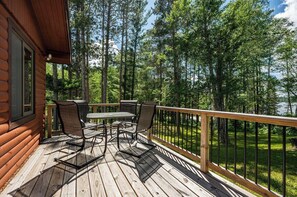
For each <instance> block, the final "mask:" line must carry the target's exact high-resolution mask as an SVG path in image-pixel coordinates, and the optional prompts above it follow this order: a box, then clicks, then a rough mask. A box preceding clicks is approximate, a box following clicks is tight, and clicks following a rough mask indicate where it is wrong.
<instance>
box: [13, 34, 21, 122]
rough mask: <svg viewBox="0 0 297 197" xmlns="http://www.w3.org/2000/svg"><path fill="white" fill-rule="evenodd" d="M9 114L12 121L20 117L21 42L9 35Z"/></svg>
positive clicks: (14, 36)
mask: <svg viewBox="0 0 297 197" xmlns="http://www.w3.org/2000/svg"><path fill="white" fill-rule="evenodd" d="M11 114H12V120H17V119H19V118H21V117H22V115H23V114H22V41H21V39H20V38H19V37H18V36H17V35H16V34H15V33H13V34H12V35H11Z"/></svg>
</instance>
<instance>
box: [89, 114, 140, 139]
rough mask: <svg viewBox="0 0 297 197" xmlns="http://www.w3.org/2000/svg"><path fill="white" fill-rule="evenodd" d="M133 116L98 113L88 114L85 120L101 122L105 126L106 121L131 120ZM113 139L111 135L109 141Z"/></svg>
mask: <svg viewBox="0 0 297 197" xmlns="http://www.w3.org/2000/svg"><path fill="white" fill-rule="evenodd" d="M135 116H136V115H135V114H132V113H130V112H100V113H88V114H87V119H90V120H100V119H101V120H103V124H106V121H105V120H108V119H119V118H121V119H123V118H133V117H135ZM113 139H114V138H113V137H112V134H111V139H109V141H112V140H113Z"/></svg>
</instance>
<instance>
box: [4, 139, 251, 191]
mask: <svg viewBox="0 0 297 197" xmlns="http://www.w3.org/2000/svg"><path fill="white" fill-rule="evenodd" d="M61 138H62V137H60V138H57V137H56V138H54V139H50V141H51V142H49V141H45V143H43V144H41V145H40V146H39V147H38V148H37V150H36V151H35V153H34V154H33V155H32V156H31V157H30V158H29V159H28V161H27V162H26V163H25V164H24V166H23V167H22V168H21V169H20V170H19V172H18V173H17V174H16V175H15V176H14V178H13V179H12V180H11V181H10V182H9V184H8V185H7V187H6V188H4V190H3V191H2V192H1V194H0V197H2V196H55V197H64V196H74V197H76V196H79V197H81V196H87V197H88V196H251V194H250V193H248V192H244V193H242V190H240V191H239V190H237V189H238V188H236V189H234V188H233V187H232V188H230V187H229V185H228V184H226V183H225V181H224V180H219V181H217V180H216V179H215V178H214V177H213V176H211V175H206V174H204V173H201V172H200V171H199V170H198V169H197V168H195V166H193V165H190V164H188V163H187V162H186V160H179V159H178V158H174V157H175V156H174V155H169V154H170V153H168V152H167V153H165V152H164V151H160V150H159V149H160V148H159V147H158V148H157V149H155V150H154V151H150V152H148V153H147V154H146V155H145V156H144V157H143V158H141V159H138V158H135V157H131V156H129V155H126V154H123V153H120V152H118V150H117V147H116V143H115V142H109V143H108V148H107V151H106V154H105V157H103V158H100V159H98V160H96V161H95V162H93V163H91V164H89V165H88V166H87V167H85V168H83V169H80V170H75V169H74V168H71V167H68V166H65V165H62V164H58V163H57V162H55V161H54V158H57V157H61V156H64V155H65V154H67V153H69V152H70V151H73V150H72V149H71V148H69V146H65V141H64V140H60V139H61ZM64 138H65V137H64ZM89 145H90V144H89ZM89 145H88V148H86V149H85V150H84V151H82V152H81V153H80V154H79V157H73V158H72V160H71V162H78V163H83V162H86V161H87V160H88V159H91V158H92V156H94V155H99V154H102V151H103V146H102V144H99V145H98V144H96V145H95V147H94V151H93V153H91V152H90V150H91V147H89ZM121 146H122V147H123V148H127V147H128V145H127V144H126V143H124V142H122V143H121ZM71 157H72V156H71ZM71 157H69V158H71Z"/></svg>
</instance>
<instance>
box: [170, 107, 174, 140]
mask: <svg viewBox="0 0 297 197" xmlns="http://www.w3.org/2000/svg"><path fill="white" fill-rule="evenodd" d="M173 137H174V135H173V129H172V112H170V143H171V144H172V143H173V140H174V139H173Z"/></svg>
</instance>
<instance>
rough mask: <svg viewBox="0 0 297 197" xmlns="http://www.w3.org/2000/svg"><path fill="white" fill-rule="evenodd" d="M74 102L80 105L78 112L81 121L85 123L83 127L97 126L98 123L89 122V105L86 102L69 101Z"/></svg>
mask: <svg viewBox="0 0 297 197" xmlns="http://www.w3.org/2000/svg"><path fill="white" fill-rule="evenodd" d="M67 101H74V102H75V103H77V105H78V111H79V116H80V119H81V121H82V123H83V127H91V126H96V125H97V124H96V123H91V122H87V114H88V113H89V103H88V102H87V101H86V100H67Z"/></svg>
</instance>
